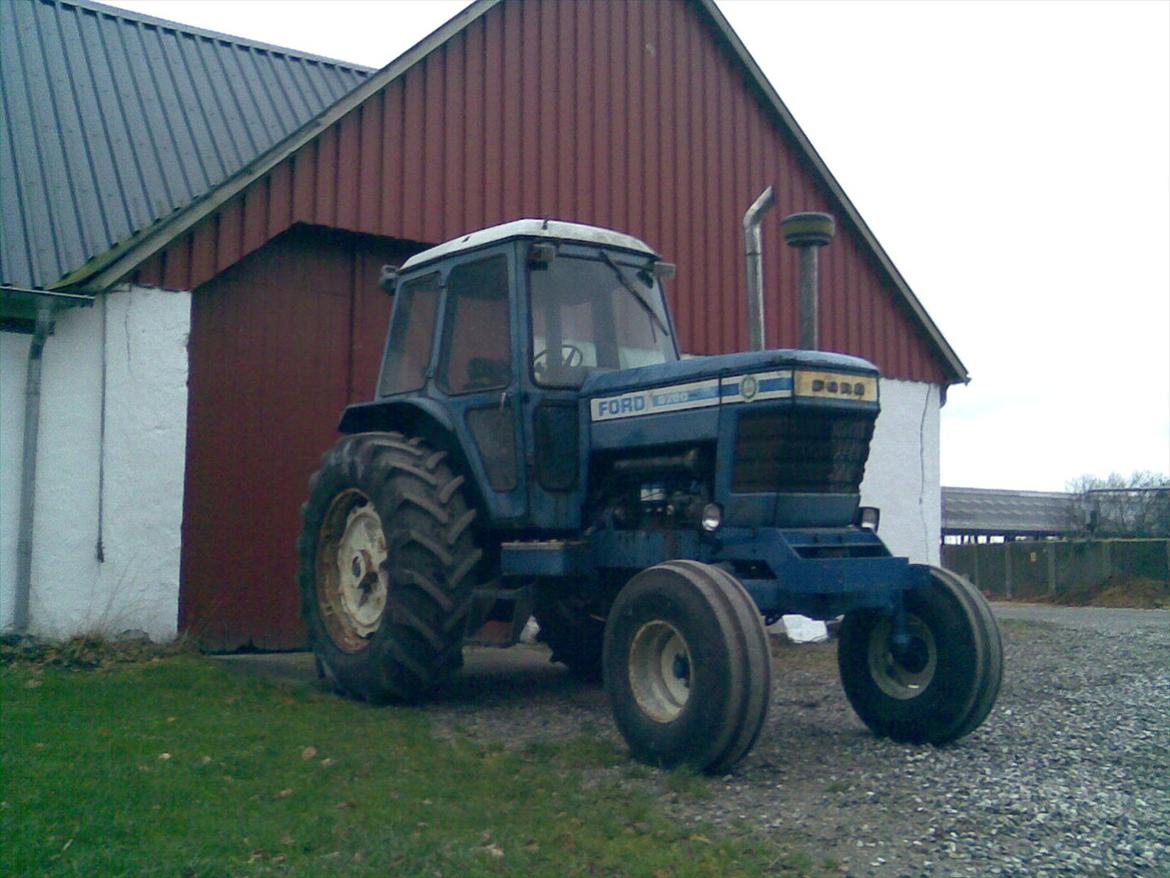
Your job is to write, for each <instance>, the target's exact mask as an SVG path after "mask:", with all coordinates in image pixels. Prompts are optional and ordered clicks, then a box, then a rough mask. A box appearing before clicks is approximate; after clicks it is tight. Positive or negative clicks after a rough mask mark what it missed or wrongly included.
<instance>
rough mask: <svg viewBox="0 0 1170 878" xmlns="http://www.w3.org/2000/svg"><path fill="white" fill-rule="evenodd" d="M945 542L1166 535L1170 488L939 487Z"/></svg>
mask: <svg viewBox="0 0 1170 878" xmlns="http://www.w3.org/2000/svg"><path fill="white" fill-rule="evenodd" d="M942 536H943V541H944V542H946V543H951V544H955V543H977V542H1001V541H1007V540H1024V539H1028V540H1041V539H1054V538H1059V539H1075V538H1089V537H1092V538H1103V537H1165V536H1170V488H1116V489H1114V488H1109V489H1096V490H1091V491H1086V492H1085V493H1083V494H1078V493H1065V492H1054V491H1005V490H996V489H988V488H947V487H944V488H942Z"/></svg>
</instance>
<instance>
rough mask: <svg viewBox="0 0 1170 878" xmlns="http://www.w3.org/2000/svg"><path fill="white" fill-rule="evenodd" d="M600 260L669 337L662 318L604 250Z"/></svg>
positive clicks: (667, 328) (668, 329) (668, 331)
mask: <svg viewBox="0 0 1170 878" xmlns="http://www.w3.org/2000/svg"><path fill="white" fill-rule="evenodd" d="M601 258H602V260H603V261H604V262H605V264H606V265H608V266H609V267H610V268H612V269H613V273H614V274H616V275H617V278H618V280H619V281H621V284H622V286H623V287H625V288H626V290H628V291H629V293H630V295H631V296H633V297H634V301H636V302H637V303H638V304H639V305H641V306H642V307H643V308H644V309H645V310H646V313H647V314H649V315H650V319H651V320H653V321H654V322H655V323H657V324H658V325H659V326H661V327H662V331H663V332H665V333H666V335H667V337H669V336H670V328H669V327H668V326H667V325H666V323H665V322H663V320H662V318H661V317H659V316H658V312H657V311H655V310H654V306H653V305H652V304H650V302H649V301H647V300H646V298H645V297H644V296H643V295H642V293H641V292H639V290H638V288H637V287H636V286H634V285H633V284H632V283H631V282H630V279H629V278H628V277H626V273H625V272H624V271H622V268H621V266H620V265H618V264H617V263H616V262H614V261H613V257H612V256H610V255H609V253H608V251H606V250H602V251H601Z"/></svg>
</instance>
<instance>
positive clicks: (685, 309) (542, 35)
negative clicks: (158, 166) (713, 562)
mask: <svg viewBox="0 0 1170 878" xmlns="http://www.w3.org/2000/svg"><path fill="white" fill-rule="evenodd" d="M704 16H705V13H702V12H701V11H700V10H698V9H697V8H696V7H694V6H692V5H691V4H689V3H686V2H682V0H670V2H657V3H651V2H646V3H636V4H635V3H612V2H607V0H550V2H544V3H518V2H505V3H503V4H501V5H500V6H497V7H495V8H493V9H492V10H491V11H489V12H488V13H487V14H486V15H485V16H483V17H482V18H481V19H479V20H478V21H476V22H474V23H473V24H472V25H470V26H469V27H468V28H467V29H466V30H465V31H464V32H463V33H461V34H459V35H458V36H456V37H454V38H453V39H452V40H450V41H449V42H448V43H447V44H446V45H444V46H442V47H440V48H439V49H437V50H436V51H435V52H433V53H432V54H431V55H430V56H428V57H427V58H426V59H425V60H424V61H422V62H420V63H419V64H417V65H415V67H413V68H412V69H410V70H409V71H407V72H406V73H405V74H404V75H402V76H401V77H400V78H399V79H397V80H395V81H394V82H392V83H390V84H389V85H388V86H387V87H386V88H384V89H383V90H382V91H381V92H379V93H378V94H376V95H374V96H373V97H371V98H370V99H369V100H367V101H366V102H365V103H364V104H363V105H362V106H360V107H358V108H357V109H355V110H354V111H353V112H351V113H350V114H348V115H347V116H346V117H345V118H344V119H342V120H341V121H340V122H339V123H337V124H335V125H333V126H332V127H331V128H329V129H327V130H326V131H324V132H323V133H322V134H321V135H320V136H319V137H318V138H316V139H315V140H313V141H312V142H310V143H308V144H307V145H306V146H305V147H303V148H302V149H301V150H299V151H298V152H297V153H296V154H294V155H292V156H290V157H289V158H288V159H286V160H285V161H284V162H283V163H281V164H280V165H278V166H277V167H276V168H274V169H273V170H272V171H271V172H270V173H269V174H268V175H266V176H265V177H264V178H263V179H261V180H258V181H257V182H256V183H254V184H253V185H252V186H251V187H250V188H249V189H248V190H247V191H246V192H245V193H244V194H243V195H242V196H241V197H239V198H237V199H236V200H234V201H232V202H230V203H228V204H227V205H226V206H224V207H223V208H222V209H221V210H220V211H219V212H218V213H217V214H216V215H214V216H213V217H211V218H209V219H208V220H206V221H205V222H203V223H202V224H200V225H199V226H197V227H196V228H195V229H194V230H192V232H191V233H189V234H188V235H186V236H184V237H183V238H181V239H179V240H176V241H175V242H174V243H173V244H172V245H171V246H170V247H168V248H167V249H166V250H165V251H163V252H162V253H161V254H159V255H158V256H156V257H155V258H153V259H152V260H150V261H149V262H148V263H146V264H144V265H143V266H142V267H141V268H140V270H139V274H138V280H139V281H140V282H144V283H151V284H156V285H160V286H165V287H169V288H176V289H195V290H196V293H195V296H194V305H193V317H192V332H191V386H190V435H189V443H188V465H187V494H186V497H185V515H184V539H183V591H182V598H181V618H182V620H183V624H184V626H186V627H191V628H192V629H193V630H194V631H195V632H196V633H197V634H198V635H200V636H201V637H202V638H203V639H204V640H205V642H207V643H209V644H212V645H215V646H220V647H233V646H239V645H242V644H245V643H247V642H249V641H252V642H254V643H255V644H256V645H257V646H262V647H269V648H276V647H287V646H292V645H294V644H295V643H297V642H298V641H299V640H300V637H301V629H300V622H299V614H298V606H297V601H296V598H295V594H294V593H293V591H292V590H291V587H290V583H291V582H292V581H293V574H294V566H295V558H294V552H293V550H292V546H293V542H294V541H295V538H296V533H297V530H298V523H297V510H298V509H299V507H300V504H301V502H302V501H303V499H304V492H305V485H306V479H307V477H308V475H309V473H310V472H311V471H312V470H313V469H314V468H315V467H316V465H317V461H318V459H319V455H320V453H321V451H322V450H323V449H325V448H327V447H328V446H329V444H330V443H331V442H332V440H333V437H334V430H333V428H334V425H335V419H336V415H337V413H338V412H339V411H340V409H341V408H342V406H344V405H345V403H346V402H347V401H351V400H356V399H362V398H366V397H368V395H369V393H370V391H371V389H372V387H373V383H374V381H375V377H376V372H377V368H378V363H379V359H380V355H381V350H382V343H383V338H384V333H385V326H386V318H387V315H388V311H389V305H390V300H389V299H388V298H386V297H385V296H383V295H382V294H381V293H380V292H379V291H378V290H377V288H376V277H377V268H378V266H379V265H380V264H381V263H382V262H384V261H395V260H396V258H397V257H401V256H402V255H403V253H404V250H403V249H402V248H401V245H394V244H391V243H385V239H400V240H402V241H411V242H437V241H440V240H445V239H447V238H451V237H454V236H456V235H458V234H460V233H462V232H465V231H468V230H470V229H473V228H477V227H482V226H487V225H492V224H495V223H498V222H502V221H505V220H509V219H516V218H519V217H522V216H555V217H560V218H565V219H573V220H578V221H581V222H587V223H593V224H597V225H602V226H609V227H613V228H617V229H621V230H624V231H628V232H631V233H633V234H635V235H638V236H639V237H642V238H643V239H645V240H646V241H648V242H649V243H650V244H651V245H652V246H654V247H656V248H658V249H659V250H661V251H662V252H663V253H664V254H665V255H666V256H667V258H669V259H671V260H672V261H675V262H677V263H678V265H679V272H678V277H677V279H676V280H675V281H674V282H673V283H672V284H671V287H670V295H671V299H672V305H673V307H674V313H675V317H676V320H677V322H678V325H679V329H680V333H681V336H682V342H683V347H684V349H685V350H687V351H688V352H691V353H696V354H703V353H718V352H724V351H731V350H739V349H742V348H743V346H744V345H745V343H746V335H747V333H746V327H745V324H744V316H743V315H744V310H745V309H744V306H743V292H742V291H743V288H744V267H743V264H742V262H743V260H742V255H741V254H742V249H743V244H742V238H741V235H742V232H741V218H742V215H743V212H744V210H745V209H746V207H747V205H748V204H750V203H751V201H752V200H753V199H754V198H755V196H756V195H757V194H758V193H759V192H760V191H761V190H762V189H763V188H764V187H765V186H766V185H767V184H768V183H776V184H777V185H778V190H779V191H778V198H777V206H776V208H775V210H774V212H773V214H772V215H770V216H769V217H768V219H767V220H766V223H765V236H766V243H765V282H766V286H767V289H768V294H767V340H768V343H769V344H770V345H772V346H777V347H781V346H794V345H795V344H796V342H797V335H798V327H797V313H796V296H795V290H796V281H797V258H796V254H795V253H794V252H793V251H791V250H790V249H788V248H786V247H784V246H783V244H782V243H781V240H780V235H779V231H778V228H779V220H780V218H781V217H782V216H784V215H785V214H787V213H791V212H793V211H797V210H828V211H829V212H831V213H835V214H836V215H837V216H838V220H839V222H841V219H842V212H841V211H840V210H837V209H834V205H833V204H832V203H831V200H830V196H829V195H828V193H827V189H826V188H825V186H824V185H823V184H822V182H821V181H820V180H818V179H817V177H816V176H815V174H814V172H813V171H812V169H811V168H810V167H809V166H808V164H807V162H806V160H805V158H804V157H803V154H802V153H801V152H800V151H799V150H798V149H797V148H796V147H795V146H794V145H793V144H792V143H791V142H790V141H789V139H788V135H786V134H785V133H784V132H783V130H782V128H781V127H780V124H779V122H778V120H776V119H775V118H774V117H773V116H772V110H771V109H770V107H769V106H768V105H767V104H766V103H765V101H764V100H763V98H762V96H761V95H759V94H758V93H756V92H755V90H754V88H755V87H754V86H753V85H750V84H748V80H747V77H746V74H745V72H744V71H743V69H742V68H741V67H740V64H739V61H738V59H735V58H733V57H732V56H731V55H730V54H729V53H728V52H727V51H725V49H724V48H723V46H722V44H721V43H718V42H717V41H716V40H715V38H714V34H713V31H712V30H711V29H710V24H709V22H707V20H706V18H705V17H704ZM300 223H304V224H309V225H310V226H312V227H313V228H311V229H309V230H307V231H304V232H298V231H293V232H289V229H290V226H293V225H295V224H300ZM323 227H332V228H340V229H345V230H348V231H350V232H358V233H364V234H369V235H377V236H380V237H381V238H382V239H383V243H371V241H372V239H370V238H360V237H356V236H352V235H351V236H338V235H337V234H333V233H330V232H329V231H328V230H327V229H326V228H323ZM285 233H287V234H285ZM278 236H281V237H279V238H278ZM273 239H276V240H273ZM266 242H270V243H266ZM249 254H252V255H251V256H249ZM821 270H822V306H821V318H820V324H821V325H820V330H821V340H822V347H824V348H826V349H828V350H838V351H845V352H848V353H853V354H859V355H861V356H864V357H867V358H869V359H871V360H874V361H875V362H877V363H878V365H879V366H880V367H881V368H882V370H883V372H884V373H885V374H886V375H889V376H892V377H897V378H910V379H915V380H926V381H933V382H940V383H941V382H943V381H945V380H946V372H945V369H944V366H943V363H942V361H941V360H940V359H939V356H938V354H937V352H936V351H935V349H934V348H933V347H932V345H931V342H930V341H929V340H928V339H927V337H926V334H925V332H924V330H923V329H922V328H921V326H920V325H919V324H918V323H917V321H916V319H915V318H914V316H913V315H912V314H911V313H910V311H909V308H908V307H907V306H906V305H905V304H904V302H902V300H901V299H900V298H899V296H898V294H897V292H896V290H895V289H894V287H893V285H892V283H891V281H889V280H888V279H887V278H886V277H885V275H884V274H883V272H882V271H881V269H880V268H879V267H878V265H877V262H876V258H875V257H874V255H873V254H872V253H871V252H870V251H869V250H868V248H867V246H866V245H865V243H864V241H863V239H862V238H861V237H860V236H859V235H858V234H857V232H856V230H855V229H853V228H850V227H849V226H848V225H847V224H845V223H843V222H842V223H841V226H840V229H839V233H838V237H837V239H836V240H835V241H834V242H833V244H832V245H831V246H830V247H829V248H828V249H827V250H824V251H822V262H821Z"/></svg>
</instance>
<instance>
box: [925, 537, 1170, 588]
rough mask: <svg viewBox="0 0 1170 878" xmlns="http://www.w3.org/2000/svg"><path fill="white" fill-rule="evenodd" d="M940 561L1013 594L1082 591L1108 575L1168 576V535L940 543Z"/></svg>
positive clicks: (977, 581) (981, 584) (976, 580)
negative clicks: (1145, 538) (1163, 538)
mask: <svg viewBox="0 0 1170 878" xmlns="http://www.w3.org/2000/svg"><path fill="white" fill-rule="evenodd" d="M942 560H943V566H944V567H946V568H948V569H950V570H954V571H955V572H956V573H960V574H962V575H963V576H966V577H967V578H968V579H970V580H971V581H972V582H974V583H975V584H976V585H977V586H978V587H979V588H980V589H981V590H982V591H984V592H988V593H990V594H993V595H999V596H1003V597H1009V598H1011V597H1015V598H1029V597H1045V596H1048V595H1054V594H1058V593H1061V592H1067V591H1082V590H1086V589H1090V588H1093V587H1095V586H1098V585H1100V584H1101V583H1103V582H1104V581H1105V580H1107V579H1109V578H1110V577H1111V576H1119V577H1144V578H1148V579H1156V580H1159V581H1162V582H1166V581H1170V540H1162V539H1148V540H1018V541H1016V542H1007V543H968V544H964V545H955V546H952V545H944V546H943V547H942Z"/></svg>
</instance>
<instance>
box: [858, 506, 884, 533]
mask: <svg viewBox="0 0 1170 878" xmlns="http://www.w3.org/2000/svg"><path fill="white" fill-rule="evenodd" d="M881 520H882V511H881V510H880V509H878V508H877V507H876V506H859V507H858V508H857V524H858V526H859V527H863V528H865V529H866V530H872V531H873V532H874V533H877V529H878V525H879V524H880V523H881Z"/></svg>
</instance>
